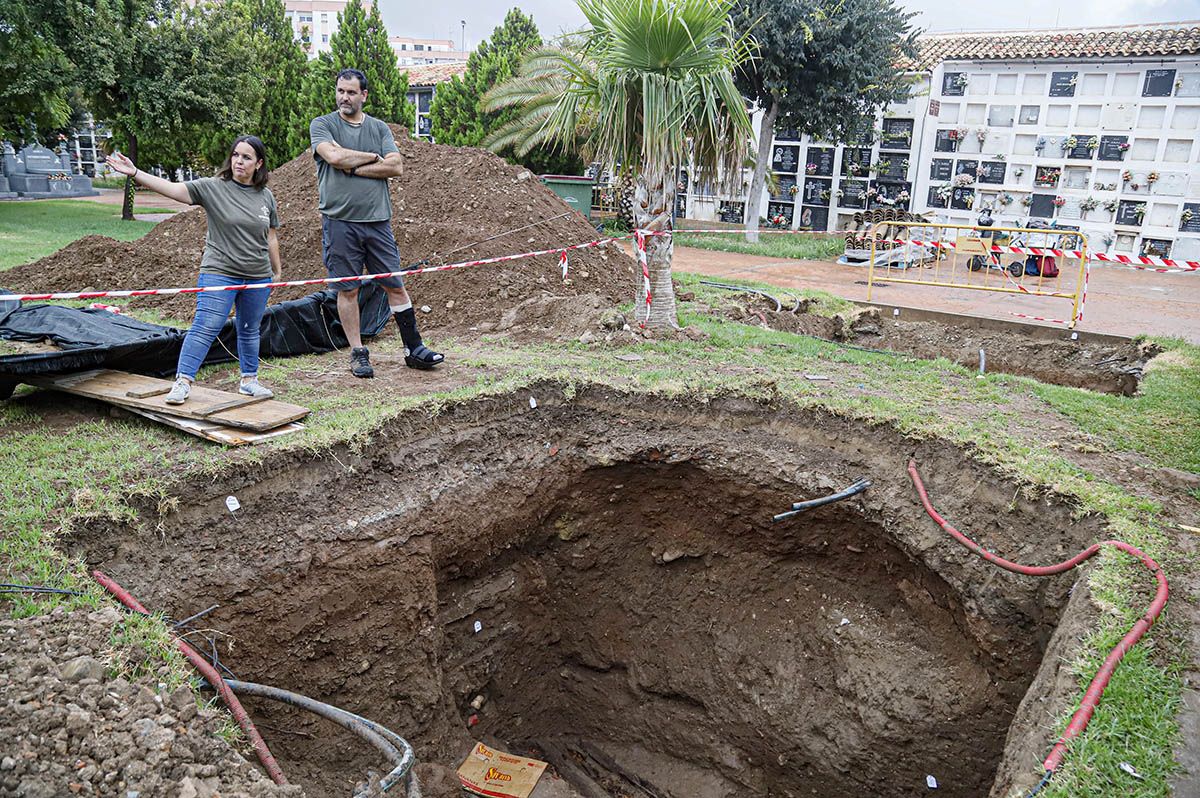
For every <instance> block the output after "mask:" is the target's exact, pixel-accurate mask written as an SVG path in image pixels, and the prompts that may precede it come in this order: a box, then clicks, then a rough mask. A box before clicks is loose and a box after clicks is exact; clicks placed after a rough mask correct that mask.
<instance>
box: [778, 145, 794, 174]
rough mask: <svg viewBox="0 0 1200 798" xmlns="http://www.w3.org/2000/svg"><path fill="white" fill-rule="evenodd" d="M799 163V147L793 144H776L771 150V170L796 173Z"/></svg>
mask: <svg viewBox="0 0 1200 798" xmlns="http://www.w3.org/2000/svg"><path fill="white" fill-rule="evenodd" d="M799 165H800V148H799V147H798V146H796V145H794V144H777V145H775V147H773V148H772V151H771V171H773V172H791V173H792V174H796V171H797V169H798V167H799Z"/></svg>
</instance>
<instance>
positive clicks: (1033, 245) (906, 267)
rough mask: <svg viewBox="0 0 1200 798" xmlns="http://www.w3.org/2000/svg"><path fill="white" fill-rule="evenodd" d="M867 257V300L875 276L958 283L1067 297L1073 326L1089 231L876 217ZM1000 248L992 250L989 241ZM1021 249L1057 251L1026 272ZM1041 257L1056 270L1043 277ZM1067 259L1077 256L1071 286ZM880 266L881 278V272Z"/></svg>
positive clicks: (973, 287)
mask: <svg viewBox="0 0 1200 798" xmlns="http://www.w3.org/2000/svg"><path fill="white" fill-rule="evenodd" d="M867 235H868V237H869V238H870V242H871V260H870V264H869V266H868V272H867V301H868V302H870V301H871V291H872V288H873V287H874V284H875V281H876V280H877V279H879V280H886V281H887V282H888V283H908V284H910V285H932V286H940V287H943V288H962V289H966V290H969V291H991V292H996V293H1002V294H1019V295H1023V296H1036V297H1056V298H1059V299H1070V300H1071V303H1072V310H1071V318H1070V320H1069V321H1068V320H1066V319H1063V320H1061V321H1063V322H1064V323H1066V324H1067V325H1068V327H1071V328H1073V327H1074V326H1075V324H1076V322H1077V321H1078V319H1079V311H1080V302H1081V300H1082V299H1083V295H1084V290H1085V267H1086V265H1087V236H1086V235H1084V234H1083V233H1080V232H1078V231H1076V230H1058V229H1055V228H1030V227H987V226H983V225H965V224H937V223H930V222H879V223H878V224H876V225H874V226H873V227H872V228H871V230H870V231H869V232H868V233H867ZM993 245H996V246H999V247H1000V248H1001V249H1002V250H1003V251H1001V252H994V251H992V246H993ZM1014 247H1016V248H1019V249H1021V250H1029V249H1036V250H1059V251H1061V252H1060V253H1051V252H1046V254H1045V256H1036V257H1038V269H1037V275H1026V274H1025V261H1026V259H1027V258H1028V257H1030V255H1031V254H1032V253H1029V252H1020V251H1014V250H1013V249H1011V248H1014ZM1042 257H1052V258H1054V261H1055V265H1056V266H1058V269H1059V273H1058V274H1057V275H1056V276H1054V277H1046V276H1045V275H1044V274H1043V269H1042V268H1041V264H1042V260H1041V258H1042ZM1068 260H1078V261H1079V268H1078V270H1076V276H1075V285H1074V288H1073V289H1072V290H1069V291H1068V290H1067V289H1066V288H1065V287H1064V285H1063V283H1064V282H1069V281H1070V279H1071V278H1070V277H1068V276H1067V269H1066V268H1064V265H1065V262H1066V261H1068ZM880 271H882V273H883V277H882V278H881V277H880V276H879V273H880Z"/></svg>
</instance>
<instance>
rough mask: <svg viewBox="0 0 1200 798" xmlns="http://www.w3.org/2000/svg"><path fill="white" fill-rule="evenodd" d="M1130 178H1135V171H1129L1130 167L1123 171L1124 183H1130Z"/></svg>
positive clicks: (1122, 178) (1122, 179) (1122, 180)
mask: <svg viewBox="0 0 1200 798" xmlns="http://www.w3.org/2000/svg"><path fill="white" fill-rule="evenodd" d="M1130 180H1133V172H1131V171H1129V170H1128V169H1126V170H1124V171H1123V172H1121V182H1122V183H1128V182H1129V181H1130Z"/></svg>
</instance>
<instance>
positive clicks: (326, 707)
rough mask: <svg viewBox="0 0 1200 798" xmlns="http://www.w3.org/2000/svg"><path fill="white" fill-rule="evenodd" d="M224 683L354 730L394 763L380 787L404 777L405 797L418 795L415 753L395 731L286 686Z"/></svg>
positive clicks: (416, 796)
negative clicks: (413, 769) (414, 772)
mask: <svg viewBox="0 0 1200 798" xmlns="http://www.w3.org/2000/svg"><path fill="white" fill-rule="evenodd" d="M225 683H226V684H228V685H229V688H230V689H231V690H233V691H234V692H235V693H240V694H243V695H252V696H258V697H260V698H269V699H271V700H273V701H279V702H282V703H284V704H289V705H290V706H294V707H298V708H300V709H304V710H307V711H309V712H312V713H314V714H316V715H320V716H321V717H323V718H325V719H326V720H331V721H333V722H334V723H336V724H338V725H339V726H342V727H343V728H345V729H348V730H349V731H352V732H354V733H355V734H357V735H358V736H359V737H361V738H362V739H364V740H366V741H367V742H369V743H370V744H371V745H373V746H375V747H376V748H377V749H379V751H380V752H382V753H383V755H384V756H386V757H387V758H388V759H389V760H390V761H391V762H392V764H393V765H394V767H393V768H392V770H391V772H390V773H388V774H387V775H386V776H384V777H383V778H382V779H380V780H379V787H380V789H382V790H384V791H387V790H390V789H391V788H392V787H394V786H396V784H398V783H400V782H401V781H404V782H405V784H406V786H407V788H408V791H409V798H420V795H421V788H420V785H419V784H418V783H417V780H416V777H415V774H413V773H412V767H413V765H414V764H416V756H415V755H414V754H413V749H412V746H411V745H409V744H408V742H407V741H406V740H405V739H404V738H403V737H401V736H400V735H398V734H396V733H395V732H392V731H391V730H389V729H387V728H385V727H383V726H381V725H380V724H378V723H375V722H374V721H371V720H367V719H366V718H363V717H360V716H358V715H355V714H354V713H353V712H348V711H346V710H344V709H341V708H340V707H335V706H333V705H331V704H325V703H322V702H320V701H317V700H316V699H313V698H309V697H308V696H304V695H300V694H299V693H293V692H291V691H290V690H283V689H281V688H279V687H269V686H267V685H264V684H255V683H253V682H242V681H238V680H236V679H226V680H225Z"/></svg>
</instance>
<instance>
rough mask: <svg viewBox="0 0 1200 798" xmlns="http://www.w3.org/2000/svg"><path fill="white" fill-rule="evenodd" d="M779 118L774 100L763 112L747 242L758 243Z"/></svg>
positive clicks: (748, 200)
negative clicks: (768, 171)
mask: <svg viewBox="0 0 1200 798" xmlns="http://www.w3.org/2000/svg"><path fill="white" fill-rule="evenodd" d="M778 117H779V103H778V102H776V101H775V99H774V98H772V100H771V105H770V106H769V107H768V108H767V110H766V111H764V112H763V116H762V123H761V124H760V125H759V126H758V157H757V158H755V159H754V176H753V177H752V178H750V195H749V196H747V197H746V240H747V241H749V242H751V243H754V242H756V241H758V217H759V215H760V214H759V209H760V208H761V207H762V193H763V185H764V184H765V183H766V180H767V164H769V163H771V145H772V144H774V143H775V120H776V119H777V118H778Z"/></svg>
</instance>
